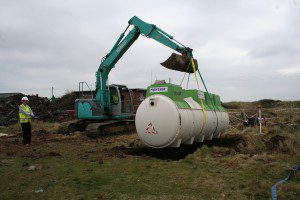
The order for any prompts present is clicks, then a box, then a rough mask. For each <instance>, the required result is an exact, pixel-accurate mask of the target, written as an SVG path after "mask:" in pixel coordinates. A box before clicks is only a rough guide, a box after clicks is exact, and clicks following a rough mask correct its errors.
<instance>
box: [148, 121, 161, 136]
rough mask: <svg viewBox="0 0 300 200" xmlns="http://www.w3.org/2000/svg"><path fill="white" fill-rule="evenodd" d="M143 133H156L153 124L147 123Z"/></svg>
mask: <svg viewBox="0 0 300 200" xmlns="http://www.w3.org/2000/svg"><path fill="white" fill-rule="evenodd" d="M145 133H146V134H154V135H155V134H158V132H157V130H156V128H155V126H154V125H153V124H152V123H151V122H150V123H149V124H148V125H147V127H146V129H145Z"/></svg>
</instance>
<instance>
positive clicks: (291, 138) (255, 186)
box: [0, 111, 300, 199]
mask: <svg viewBox="0 0 300 200" xmlns="http://www.w3.org/2000/svg"><path fill="white" fill-rule="evenodd" d="M295 112H296V113H294V114H293V116H295V117H296V118H297V116H299V111H295ZM288 115H289V112H287V113H283V114H282V115H280V120H279V121H280V122H284V120H291V119H290V117H287V116H288ZM292 120H295V119H292ZM296 120H297V119H296ZM33 128H34V134H33V145H32V146H30V147H25V146H23V145H22V141H21V138H20V137H19V132H20V130H19V127H18V126H17V125H15V126H11V127H8V128H1V129H0V132H2V133H9V134H10V137H6V138H0V174H1V176H0V183H1V184H0V199H270V198H271V186H272V185H274V184H275V183H276V182H278V181H279V180H281V179H283V178H285V177H286V176H287V174H288V171H287V170H288V169H289V168H290V167H292V166H294V165H299V161H300V151H299V147H300V144H299V143H300V141H299V126H295V127H294V128H286V127H285V126H281V125H280V124H279V125H276V126H274V125H272V126H270V127H267V128H268V134H263V135H260V134H258V129H257V127H240V126H231V127H230V128H229V129H228V131H227V132H226V133H225V134H224V135H223V136H222V138H221V139H220V140H217V141H213V142H205V143H204V144H196V145H192V146H183V147H181V148H179V149H151V148H148V147H146V146H144V145H143V144H141V142H140V141H139V139H138V137H137V135H136V134H135V133H133V134H129V135H114V136H105V137H100V138H98V139H89V138H87V137H86V136H84V135H83V134H81V133H79V132H76V133H73V134H71V135H69V136H63V135H58V134H53V133H55V131H56V128H57V124H51V123H42V122H36V123H34V124H33ZM299 183H300V181H299V178H298V177H296V178H294V179H292V180H291V181H289V182H288V183H285V184H284V185H282V186H280V187H279V191H278V195H279V199H299V197H300V184H299Z"/></svg>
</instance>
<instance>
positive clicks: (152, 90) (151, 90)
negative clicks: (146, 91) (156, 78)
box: [150, 87, 168, 93]
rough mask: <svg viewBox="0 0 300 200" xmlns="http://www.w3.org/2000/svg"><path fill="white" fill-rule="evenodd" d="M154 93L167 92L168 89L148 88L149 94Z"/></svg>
mask: <svg viewBox="0 0 300 200" xmlns="http://www.w3.org/2000/svg"><path fill="white" fill-rule="evenodd" d="M154 92H168V87H153V88H150V93H154Z"/></svg>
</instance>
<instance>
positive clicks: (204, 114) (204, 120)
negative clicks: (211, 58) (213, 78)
mask: <svg viewBox="0 0 300 200" xmlns="http://www.w3.org/2000/svg"><path fill="white" fill-rule="evenodd" d="M191 63H192V66H193V69H194V74H195V78H196V82H197V87H198V90H199V92H200V87H199V82H198V76H197V73H196V67H195V63H194V59H193V58H191ZM201 79H202V78H201ZM202 80H203V79H202ZM205 88H206V87H205ZM199 99H200V102H201V107H202V113H203V120H202V128H201V132H200V133H202V132H203V129H204V126H205V124H206V110H205V107H204V103H203V100H202V98H201V97H200V98H199Z"/></svg>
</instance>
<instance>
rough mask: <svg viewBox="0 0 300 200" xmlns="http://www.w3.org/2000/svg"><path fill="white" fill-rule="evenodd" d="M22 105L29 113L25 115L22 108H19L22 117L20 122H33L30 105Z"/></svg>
mask: <svg viewBox="0 0 300 200" xmlns="http://www.w3.org/2000/svg"><path fill="white" fill-rule="evenodd" d="M21 107H22V108H23V109H24V110H25V111H26V112H27V113H28V115H24V114H23V113H22V112H21V111H20V110H19V118H20V123H28V122H31V115H30V110H31V109H30V107H29V106H28V105H24V104H21Z"/></svg>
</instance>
